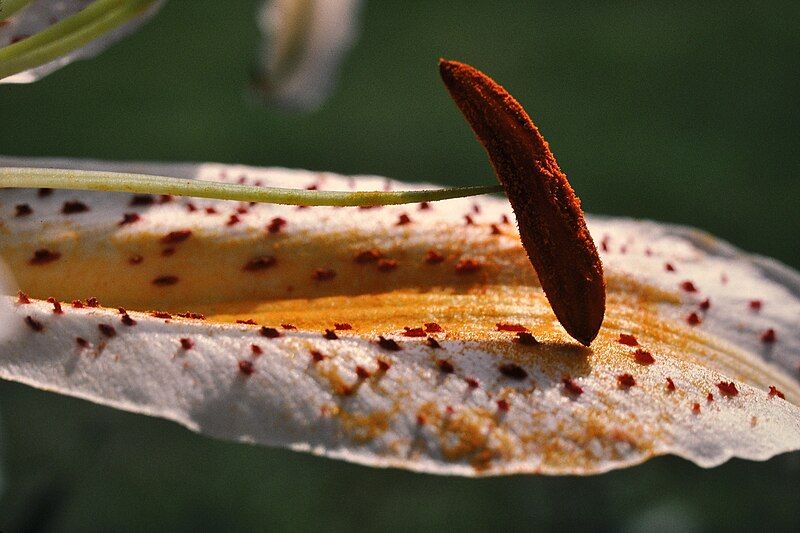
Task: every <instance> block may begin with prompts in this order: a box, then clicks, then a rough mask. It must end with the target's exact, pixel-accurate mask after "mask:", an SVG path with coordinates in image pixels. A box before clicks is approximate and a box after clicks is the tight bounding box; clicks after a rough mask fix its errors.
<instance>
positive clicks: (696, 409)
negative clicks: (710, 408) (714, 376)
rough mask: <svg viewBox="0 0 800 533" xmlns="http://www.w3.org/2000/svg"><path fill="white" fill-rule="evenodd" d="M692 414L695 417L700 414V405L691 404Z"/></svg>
mask: <svg viewBox="0 0 800 533" xmlns="http://www.w3.org/2000/svg"><path fill="white" fill-rule="evenodd" d="M692 412H693V413H694V414H696V415H699V414H700V404H699V403H697V402H695V403H693V404H692Z"/></svg>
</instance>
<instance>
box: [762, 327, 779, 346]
mask: <svg viewBox="0 0 800 533" xmlns="http://www.w3.org/2000/svg"><path fill="white" fill-rule="evenodd" d="M776 340H777V334H776V333H775V330H774V329H772V328H769V329H768V330H766V331H764V332H763V333H762V334H761V342H765V343H767V344H771V343H773V342H775V341H776Z"/></svg>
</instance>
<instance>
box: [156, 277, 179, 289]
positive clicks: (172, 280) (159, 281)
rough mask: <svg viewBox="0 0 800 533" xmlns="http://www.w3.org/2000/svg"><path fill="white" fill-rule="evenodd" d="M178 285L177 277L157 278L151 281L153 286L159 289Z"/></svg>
mask: <svg viewBox="0 0 800 533" xmlns="http://www.w3.org/2000/svg"><path fill="white" fill-rule="evenodd" d="M176 283H178V276H171V275H167V276H159V277H157V278H155V279H154V280H153V285H158V286H159V287H168V286H170V285H175V284H176Z"/></svg>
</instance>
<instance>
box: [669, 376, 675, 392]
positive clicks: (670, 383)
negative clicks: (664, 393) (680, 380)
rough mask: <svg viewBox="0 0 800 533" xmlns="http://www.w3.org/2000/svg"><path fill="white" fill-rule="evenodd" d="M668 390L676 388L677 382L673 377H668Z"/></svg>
mask: <svg viewBox="0 0 800 533" xmlns="http://www.w3.org/2000/svg"><path fill="white" fill-rule="evenodd" d="M667 390H668V391H670V392H672V391H674V390H675V382H674V381H672V378H667Z"/></svg>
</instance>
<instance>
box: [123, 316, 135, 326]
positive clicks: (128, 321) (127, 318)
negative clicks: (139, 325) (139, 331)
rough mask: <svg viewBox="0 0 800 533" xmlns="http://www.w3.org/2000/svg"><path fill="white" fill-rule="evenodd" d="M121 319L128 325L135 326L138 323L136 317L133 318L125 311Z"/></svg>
mask: <svg viewBox="0 0 800 533" xmlns="http://www.w3.org/2000/svg"><path fill="white" fill-rule="evenodd" d="M120 320H121V321H122V323H123V324H125V325H126V326H135V325H136V321H135V320H134V319H132V318H131V317H130V315H129V314H128V313H125V314H124V315H122V318H121V319H120Z"/></svg>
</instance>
